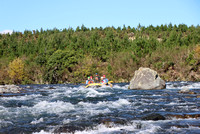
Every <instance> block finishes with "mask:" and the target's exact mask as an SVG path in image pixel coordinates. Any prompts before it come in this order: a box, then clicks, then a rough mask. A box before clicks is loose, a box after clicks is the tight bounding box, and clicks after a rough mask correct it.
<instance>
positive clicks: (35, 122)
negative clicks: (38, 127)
mask: <svg viewBox="0 0 200 134" xmlns="http://www.w3.org/2000/svg"><path fill="white" fill-rule="evenodd" d="M43 121H44V119H43V118H40V119H39V120H34V121H32V122H31V124H38V123H41V122H43Z"/></svg>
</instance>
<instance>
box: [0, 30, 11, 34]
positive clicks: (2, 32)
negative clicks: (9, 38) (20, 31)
mask: <svg viewBox="0 0 200 134" xmlns="http://www.w3.org/2000/svg"><path fill="white" fill-rule="evenodd" d="M7 33H9V34H12V33H13V30H4V31H1V32H0V34H7Z"/></svg>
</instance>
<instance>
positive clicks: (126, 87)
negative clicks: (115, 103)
mask: <svg viewBox="0 0 200 134" xmlns="http://www.w3.org/2000/svg"><path fill="white" fill-rule="evenodd" d="M128 86H129V85H128V84H127V85H125V86H120V85H118V84H116V85H114V86H113V88H119V89H128Z"/></svg>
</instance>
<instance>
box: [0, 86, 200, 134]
mask: <svg viewBox="0 0 200 134" xmlns="http://www.w3.org/2000/svg"><path fill="white" fill-rule="evenodd" d="M28 86H30V87H28ZM22 87H24V88H25V89H26V92H24V93H20V94H4V96H5V97H0V133H61V132H63V133H77V134H83V133H91V134H95V133H98V134H99V133H100V134H104V133H109V134H110V133H111V134H115V133H123V134H124V133H126V134H129V133H138V134H146V133H159V134H160V133H200V127H199V126H200V125H199V124H200V120H199V118H186V119H182V118H176V117H170V116H168V115H177V114H178V115H184V114H189V115H190V114H200V98H199V97H198V96H199V95H200V82H196V83H195V82H168V83H167V87H166V89H164V90H149V91H148V90H128V84H126V83H123V84H114V86H113V88H109V87H101V88H87V89H85V88H84V85H24V86H22ZM26 87H28V88H26ZM182 88H188V89H190V90H191V91H193V92H195V93H196V94H182V93H178V92H179V91H180V90H181V89H182ZM13 95H14V96H13ZM151 113H158V114H161V115H163V116H165V117H166V120H158V121H151V120H149V121H146V120H142V118H143V117H144V116H147V115H149V114H151Z"/></svg>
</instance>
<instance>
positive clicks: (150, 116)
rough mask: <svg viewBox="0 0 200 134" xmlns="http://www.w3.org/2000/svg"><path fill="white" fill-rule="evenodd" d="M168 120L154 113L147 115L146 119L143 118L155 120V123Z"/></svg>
mask: <svg viewBox="0 0 200 134" xmlns="http://www.w3.org/2000/svg"><path fill="white" fill-rule="evenodd" d="M165 119H166V118H165V117H164V116H162V115H160V114H157V113H153V114H150V115H147V116H145V117H142V120H153V121H157V120H165Z"/></svg>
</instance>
